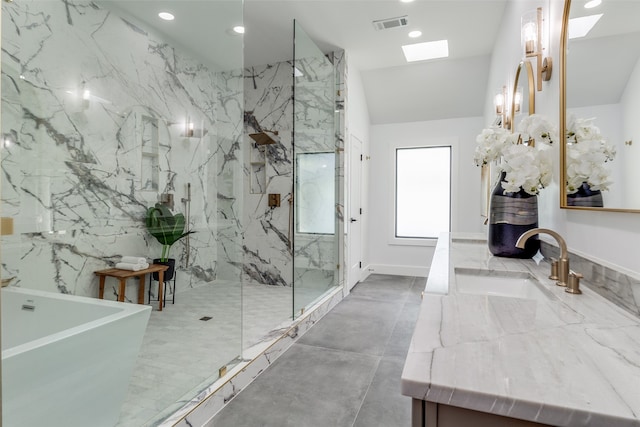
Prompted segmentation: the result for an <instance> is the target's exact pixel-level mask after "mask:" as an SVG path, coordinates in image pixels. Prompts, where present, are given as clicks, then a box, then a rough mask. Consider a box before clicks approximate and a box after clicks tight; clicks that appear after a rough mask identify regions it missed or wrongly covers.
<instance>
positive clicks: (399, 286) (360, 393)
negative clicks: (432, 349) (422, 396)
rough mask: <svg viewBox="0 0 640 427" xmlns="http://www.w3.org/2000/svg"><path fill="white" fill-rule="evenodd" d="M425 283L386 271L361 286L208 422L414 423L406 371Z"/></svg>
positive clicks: (276, 425)
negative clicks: (404, 390)
mask: <svg viewBox="0 0 640 427" xmlns="http://www.w3.org/2000/svg"><path fill="white" fill-rule="evenodd" d="M424 283H425V279H424V278H416V277H401V276H386V275H372V276H370V277H369V278H367V279H366V280H365V281H363V282H362V283H359V284H358V285H356V287H355V288H354V289H353V290H352V292H351V294H350V295H349V296H348V297H347V298H345V299H344V300H343V301H342V302H340V303H339V304H338V305H337V306H336V307H335V308H334V309H333V310H332V311H331V312H329V313H328V314H327V315H326V316H325V317H324V318H323V319H321V320H320V321H319V322H318V323H317V324H316V325H314V326H313V327H312V328H311V329H310V330H309V331H308V332H307V333H306V334H305V335H304V336H303V337H302V338H300V340H298V341H297V343H295V344H294V345H293V346H291V348H289V350H287V351H286V352H285V353H284V354H283V355H282V356H281V357H280V358H279V359H278V360H276V361H275V362H274V363H273V365H272V366H271V367H269V369H267V370H266V371H265V372H264V373H263V374H262V375H260V376H259V377H258V378H257V379H256V380H255V381H254V382H253V383H251V384H250V385H249V386H248V387H247V388H246V389H245V390H243V391H242V392H241V393H240V394H239V395H238V396H237V397H235V398H234V399H233V400H232V401H231V402H230V403H229V404H228V405H227V406H226V407H225V408H224V409H223V410H222V411H220V413H218V414H217V415H216V416H215V417H214V419H213V420H212V422H211V423H210V424H209V426H214V427H254V426H264V427H268V426H272V427H285V426H296V427H303V426H309V427H328V426H331V427H342V426H344V427H347V426H348V427H351V426H357V427H360V426H367V427H372V426H373V427H376V426H380V427H394V426H403V427H406V426H409V425H410V420H411V401H410V399H409V398H408V397H405V396H402V395H401V394H400V375H401V373H402V368H403V365H404V359H405V356H406V353H407V350H408V348H409V342H410V340H411V335H412V333H413V328H414V324H415V321H416V318H417V316H418V310H419V308H420V292H421V291H422V290H423V289H424Z"/></svg>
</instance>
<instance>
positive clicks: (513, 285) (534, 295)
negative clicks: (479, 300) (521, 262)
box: [455, 268, 551, 299]
mask: <svg viewBox="0 0 640 427" xmlns="http://www.w3.org/2000/svg"><path fill="white" fill-rule="evenodd" d="M455 279H456V287H457V289H458V292H462V293H467V294H476V295H495V296H502V297H510V298H523V299H549V297H550V296H551V293H550V292H549V291H548V290H547V289H545V288H544V287H543V286H542V284H541V283H540V282H539V281H538V279H536V278H535V277H534V276H532V275H531V274H530V273H527V272H520V271H490V270H480V269H473V268H456V269H455Z"/></svg>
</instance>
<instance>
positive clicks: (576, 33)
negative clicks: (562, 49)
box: [569, 13, 602, 39]
mask: <svg viewBox="0 0 640 427" xmlns="http://www.w3.org/2000/svg"><path fill="white" fill-rule="evenodd" d="M600 18H602V13H600V14H598V15H589V16H582V17H580V18H573V19H569V38H570V39H577V38H580V37H584V36H586V35H587V34H589V31H591V29H592V28H593V27H594V26H595V25H596V23H597V22H598V20H599V19H600Z"/></svg>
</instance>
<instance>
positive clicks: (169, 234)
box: [146, 203, 193, 280]
mask: <svg viewBox="0 0 640 427" xmlns="http://www.w3.org/2000/svg"><path fill="white" fill-rule="evenodd" d="M146 225H147V230H149V233H151V235H152V236H153V237H155V238H156V239H157V240H158V242H160V244H161V245H162V255H161V256H160V258H156V259H154V260H153V263H154V264H164V265H168V266H169V269H168V270H167V271H166V272H165V274H164V280H171V279H172V278H173V274H174V271H175V262H176V260H175V259H173V258H169V251H170V250H171V246H172V245H173V244H174V243H175V242H177V241H178V240H180V239H182V238H183V237H185V236H187V235H189V234H191V233H193V231H186V232H185V231H184V228H185V225H186V223H185V219H184V215H183V214H181V213H178V214H175V215H174V214H173V213H171V210H169V208H168V207H166V206H165V205H163V204H160V203H156V205H155V206H152V207H150V208H149V209H147V216H146ZM154 275H157V273H154ZM154 279H156V280H158V278H157V276H154Z"/></svg>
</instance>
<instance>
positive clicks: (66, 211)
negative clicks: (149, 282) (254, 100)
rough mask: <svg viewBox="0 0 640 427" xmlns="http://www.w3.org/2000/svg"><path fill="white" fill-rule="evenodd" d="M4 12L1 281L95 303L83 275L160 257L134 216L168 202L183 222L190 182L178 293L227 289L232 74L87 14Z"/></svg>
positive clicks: (236, 117) (234, 251) (236, 121)
mask: <svg viewBox="0 0 640 427" xmlns="http://www.w3.org/2000/svg"><path fill="white" fill-rule="evenodd" d="M2 9H3V10H2V20H3V22H2V105H1V108H2V139H3V144H2V147H1V150H2V162H1V167H2V173H3V178H2V179H3V182H2V205H1V210H2V216H3V217H6V216H9V217H13V218H14V220H15V233H14V234H13V235H10V236H3V237H2V277H3V278H6V277H12V276H15V277H16V279H15V280H14V282H13V285H17V286H23V287H28V288H37V289H41V290H45V291H52V292H61V293H71V294H76V295H84V296H96V295H97V280H96V278H95V277H94V275H93V271H95V270H98V269H102V268H106V267H109V266H111V265H113V264H114V263H116V262H118V261H119V259H120V255H125V254H126V255H136V256H145V257H148V258H150V259H151V258H155V257H157V256H159V254H160V251H161V246H160V244H159V243H157V241H155V239H154V238H153V237H151V236H150V235H149V234H148V232H147V231H146V229H145V227H144V222H143V219H144V214H145V211H146V209H147V207H148V206H152V205H153V204H155V203H156V202H157V201H158V200H159V197H160V194H162V193H172V194H173V197H174V203H175V208H174V211H175V212H183V213H184V212H185V210H186V205H185V204H184V203H183V202H182V201H181V199H182V198H186V197H187V184H188V183H190V184H191V198H192V201H191V216H190V228H191V229H192V230H194V231H195V232H196V233H195V234H193V235H191V238H190V242H189V243H190V245H189V251H188V252H187V249H186V242H185V240H184V239H183V240H182V241H180V242H178V243H177V244H176V245H174V246H173V248H172V250H171V256H172V257H174V258H176V259H177V264H178V265H179V267H180V268H181V270H179V273H178V274H179V282H180V287H183V288H184V287H186V286H191V287H192V286H198V285H201V284H204V283H206V282H209V281H211V280H214V279H216V278H217V276H220V277H221V278H224V279H229V280H235V281H238V280H239V275H240V271H241V269H242V267H241V262H242V243H241V237H242V233H241V230H240V224H241V219H242V218H241V215H242V202H243V200H242V197H240V196H239V195H240V194H241V192H242V190H243V188H242V180H243V172H242V165H241V161H242V158H243V147H242V145H241V144H240V143H239V141H240V139H241V138H242V131H243V126H242V112H243V98H242V90H243V87H242V80H243V76H242V72H241V70H240V68H238V71H236V72H234V71H216V70H212V69H210V68H208V67H207V66H205V65H203V64H202V63H200V62H199V61H197V60H195V59H193V58H190V57H188V56H186V55H184V54H182V53H181V52H180V51H178V49H175V48H174V47H172V46H171V45H170V44H168V43H167V42H165V41H163V40H162V39H161V38H160V37H158V36H157V35H154V34H152V33H150V32H148V31H146V30H145V29H144V28H142V27H140V26H138V25H136V24H135V23H133V21H132V20H130V19H124V18H121V17H120V16H119V15H117V14H115V13H113V12H110V11H107V10H103V9H101V8H99V7H98V6H96V5H95V4H94V3H92V2H87V1H65V2H53V1H26V0H25V1H20V2H14V3H6V2H4V3H3V4H2ZM240 46H241V45H240ZM240 49H241V47H240ZM239 55H241V51H239ZM187 121H190V122H193V123H194V130H193V134H191V133H189V132H188V130H187V129H186V122H187ZM187 258H188V262H189V264H188V266H186V262H187ZM133 295H135V292H133V291H132V290H129V291H128V292H127V296H128V298H127V299H130V298H129V297H130V296H133ZM105 297H106V298H114V295H113V293H112V292H107V295H106V296H105Z"/></svg>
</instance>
